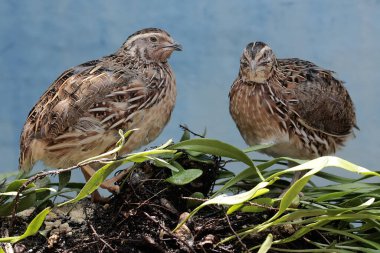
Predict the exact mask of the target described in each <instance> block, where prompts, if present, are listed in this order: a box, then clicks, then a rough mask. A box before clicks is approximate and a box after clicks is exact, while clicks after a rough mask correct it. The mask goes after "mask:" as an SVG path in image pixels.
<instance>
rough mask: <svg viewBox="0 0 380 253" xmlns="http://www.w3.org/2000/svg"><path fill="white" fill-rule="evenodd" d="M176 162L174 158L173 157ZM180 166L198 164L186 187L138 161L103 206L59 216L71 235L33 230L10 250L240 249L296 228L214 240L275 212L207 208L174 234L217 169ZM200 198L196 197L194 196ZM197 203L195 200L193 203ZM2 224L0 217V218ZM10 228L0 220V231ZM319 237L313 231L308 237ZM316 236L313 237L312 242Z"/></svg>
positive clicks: (21, 222) (19, 225)
mask: <svg viewBox="0 0 380 253" xmlns="http://www.w3.org/2000/svg"><path fill="white" fill-rule="evenodd" d="M177 161H178V160H177ZM179 162H180V163H181V165H182V166H183V167H184V168H200V169H202V170H203V175H202V176H201V177H200V178H198V179H197V180H196V181H195V182H193V183H190V184H188V185H185V186H176V185H171V184H169V183H167V182H166V181H165V179H166V178H168V177H169V176H170V175H171V172H170V170H168V169H164V168H157V167H155V166H153V165H152V164H150V163H142V164H140V165H139V167H138V168H134V169H132V171H131V173H130V174H129V176H128V177H127V178H126V179H125V181H124V182H123V183H122V191H121V193H120V194H118V195H116V196H114V197H113V198H112V199H111V201H110V202H109V203H108V204H106V205H94V204H92V203H90V202H89V201H88V200H86V201H85V202H83V203H86V204H85V205H86V207H87V208H85V210H86V212H87V213H88V218H87V219H86V220H85V222H83V223H82V224H79V223H77V222H74V221H72V220H71V219H70V217H67V216H66V217H64V216H62V217H59V218H60V219H63V221H62V223H64V222H67V223H68V224H69V225H70V227H71V229H72V230H71V231H70V233H64V232H61V233H57V234H55V235H54V234H53V233H52V232H47V234H46V235H45V236H43V235H41V234H38V235H36V236H33V237H29V238H27V239H25V240H23V241H22V242H19V243H17V244H16V245H14V249H15V252H132V253H133V252H149V253H152V252H215V253H217V252H229V253H230V252H231V253H232V252H245V251H247V249H249V248H251V247H253V246H256V245H260V244H261V243H262V242H263V241H264V240H265V238H266V236H267V234H268V233H272V234H273V236H274V239H279V238H285V237H288V236H289V235H291V234H292V233H294V232H295V229H294V228H293V227H292V226H290V227H286V228H285V227H276V228H273V229H271V231H264V232H261V233H257V234H252V235H250V236H247V237H245V238H243V239H241V240H237V239H233V240H231V241H228V242H226V243H223V244H218V243H219V242H220V241H221V240H222V239H224V238H226V237H228V236H231V235H234V233H235V231H240V230H242V229H244V228H247V227H248V226H252V225H254V224H259V223H262V222H263V221H264V220H265V219H267V218H268V217H270V216H272V215H273V214H274V213H275V210H268V212H267V213H258V214H251V213H239V212H236V214H235V213H234V214H232V215H229V216H228V217H226V215H225V212H226V210H225V208H223V207H221V206H210V207H205V208H203V209H201V211H200V212H198V213H197V214H196V215H195V216H194V217H192V218H191V219H190V220H189V221H188V222H187V223H186V224H185V225H184V226H183V227H181V228H180V229H179V230H177V231H176V232H173V229H174V228H175V227H176V226H177V224H178V222H179V220H180V219H183V218H184V217H186V216H187V214H188V213H187V212H190V211H191V210H192V209H193V208H194V202H196V200H194V199H188V198H186V197H189V196H191V195H192V194H193V193H194V192H201V193H203V194H204V195H205V196H206V197H209V193H210V191H211V189H212V187H213V183H214V182H215V179H216V177H217V175H218V173H219V172H220V169H221V168H220V162H219V160H218V159H217V158H215V159H214V160H213V163H212V164H205V163H199V162H196V161H192V160H188V159H186V157H185V158H182V159H181V160H179ZM198 201H199V200H198ZM197 204H199V202H198V203H195V205H197ZM0 222H1V220H0ZM28 222H29V220H27V219H21V218H18V219H17V220H16V223H15V224H16V226H15V229H16V231H13V233H12V234H21V233H23V231H24V229H25V227H26V225H27V223H28ZM8 228H9V222H8V221H7V222H2V223H1V225H0V230H1V231H0V232H3V233H4V231H6V229H8ZM310 236H314V237H318V235H310ZM316 240H318V239H315V238H314V241H316ZM281 247H283V248H292V249H296V248H306V247H309V248H310V244H307V243H306V241H304V240H298V241H296V242H293V243H289V244H287V245H281Z"/></svg>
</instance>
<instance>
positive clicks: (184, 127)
mask: <svg viewBox="0 0 380 253" xmlns="http://www.w3.org/2000/svg"><path fill="white" fill-rule="evenodd" d="M179 127H180V128H182V129H183V130H185V131H188V132H189V133H191V134H192V135H194V136H197V137H201V138H205V136H204V135H201V134H197V133H195V132H193V131H191V130H190V129H189V128H188V127H187V126H184V125H179Z"/></svg>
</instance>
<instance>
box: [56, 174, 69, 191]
mask: <svg viewBox="0 0 380 253" xmlns="http://www.w3.org/2000/svg"><path fill="white" fill-rule="evenodd" d="M70 178H71V171H66V172H63V173H61V174H59V175H58V179H59V185H58V191H60V190H62V189H63V188H65V187H66V185H67V184H68V183H69V182H70Z"/></svg>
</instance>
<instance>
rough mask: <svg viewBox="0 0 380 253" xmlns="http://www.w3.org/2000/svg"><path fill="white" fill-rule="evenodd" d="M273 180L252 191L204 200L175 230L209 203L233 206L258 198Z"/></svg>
mask: <svg viewBox="0 0 380 253" xmlns="http://www.w3.org/2000/svg"><path fill="white" fill-rule="evenodd" d="M273 182H274V180H273V181H271V182H261V183H259V184H258V185H256V186H255V187H254V188H253V189H251V190H250V191H247V192H243V193H239V194H236V195H232V196H227V195H219V196H216V197H214V198H212V199H209V200H207V201H206V202H204V203H203V204H201V205H200V206H198V207H197V208H195V209H194V210H193V211H192V212H191V213H190V214H189V215H188V216H187V218H186V219H184V220H183V221H182V222H180V223H179V224H178V225H177V227H176V228H175V229H174V231H175V230H177V229H178V228H179V227H181V226H182V225H183V224H184V223H185V222H186V221H187V220H188V219H189V218H191V217H192V216H193V215H194V214H196V213H197V212H198V211H199V210H200V209H202V208H203V207H205V206H207V205H211V204H217V205H229V206H231V205H237V204H241V203H244V202H245V201H248V200H251V199H253V198H256V197H258V196H261V195H263V194H265V193H267V192H268V191H269V190H268V189H267V188H265V187H266V186H268V185H270V184H272V183H273Z"/></svg>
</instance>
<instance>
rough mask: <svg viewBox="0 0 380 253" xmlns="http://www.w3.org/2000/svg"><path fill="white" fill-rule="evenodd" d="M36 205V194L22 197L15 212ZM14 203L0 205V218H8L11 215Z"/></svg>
mask: <svg viewBox="0 0 380 253" xmlns="http://www.w3.org/2000/svg"><path fill="white" fill-rule="evenodd" d="M35 203H36V193H35V192H32V193H30V194H27V195H24V196H22V197H21V198H20V199H19V204H18V206H17V210H16V212H21V211H24V210H26V209H28V208H30V207H34V205H35ZM14 204H15V203H14V201H12V202H9V203H5V204H2V205H0V216H8V215H11V214H12V211H13V208H14Z"/></svg>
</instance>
